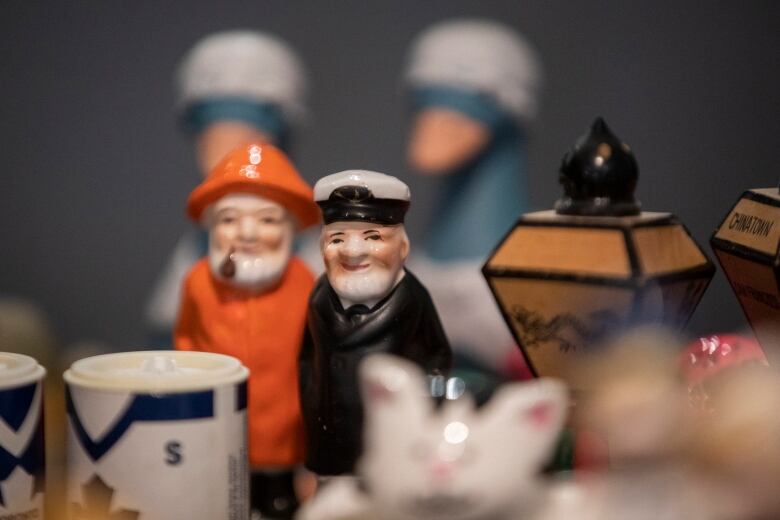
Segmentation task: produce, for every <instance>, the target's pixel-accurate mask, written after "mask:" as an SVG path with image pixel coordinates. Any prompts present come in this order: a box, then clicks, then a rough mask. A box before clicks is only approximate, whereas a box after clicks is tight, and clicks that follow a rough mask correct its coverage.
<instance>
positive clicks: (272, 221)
mask: <svg viewBox="0 0 780 520" xmlns="http://www.w3.org/2000/svg"><path fill="white" fill-rule="evenodd" d="M260 222H262V223H263V224H276V222H277V220H276V219H275V218H274V217H263V218H261V219H260Z"/></svg>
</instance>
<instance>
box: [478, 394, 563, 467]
mask: <svg viewBox="0 0 780 520" xmlns="http://www.w3.org/2000/svg"><path fill="white" fill-rule="evenodd" d="M568 409H569V397H568V392H567V390H566V386H565V385H564V384H563V383H562V382H560V381H557V380H555V379H535V380H533V381H527V382H523V383H514V384H510V385H506V386H504V387H503V388H501V389H500V390H499V391H498V392H496V394H495V395H494V396H493V398H492V399H491V400H490V402H489V403H488V405H487V406H486V408H485V410H484V411H483V412H482V419H483V425H485V426H486V427H488V428H500V429H502V430H503V431H510V432H516V435H515V437H516V438H517V440H518V441H519V442H520V441H521V440H522V442H523V444H524V448H526V449H528V450H529V451H532V452H533V453H534V454H536V455H537V456H538V457H539V460H540V461H543V460H546V458H547V457H548V456H549V455H550V452H551V451H552V449H553V447H554V446H555V443H556V442H557V440H558V435H559V433H560V431H561V429H562V428H563V426H564V423H565V421H566V416H567V415H568Z"/></svg>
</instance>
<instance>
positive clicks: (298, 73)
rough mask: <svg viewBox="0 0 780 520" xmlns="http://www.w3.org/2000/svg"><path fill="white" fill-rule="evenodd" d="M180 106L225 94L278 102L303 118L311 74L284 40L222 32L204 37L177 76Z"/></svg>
mask: <svg viewBox="0 0 780 520" xmlns="http://www.w3.org/2000/svg"><path fill="white" fill-rule="evenodd" d="M176 86H177V90H178V95H179V104H180V106H182V107H186V106H188V105H190V104H192V103H197V102H200V101H203V100H209V99H213V98H220V97H236V98H242V99H247V100H252V101H259V102H265V103H273V104H275V105H278V106H280V107H281V108H282V110H283V112H284V113H285V115H286V116H287V118H288V119H291V120H296V119H299V118H300V117H302V116H303V114H304V107H303V100H304V97H305V95H306V88H307V81H306V73H305V71H304V68H303V64H302V63H301V60H300V59H299V58H298V56H297V55H296V53H295V51H293V49H292V48H291V47H290V46H289V45H287V43H285V42H284V41H282V40H281V39H279V38H277V37H275V36H272V35H270V34H267V33H261V32H257V31H248V30H233V31H223V32H218V33H215V34H211V35H209V36H207V37H205V38H203V39H202V40H200V41H199V42H198V43H197V44H195V46H194V47H193V48H192V49H191V50H190V51H189V52H188V53H187V55H186V56H185V57H184V59H183V60H182V62H181V64H180V65H179V68H178V71H177V74H176Z"/></svg>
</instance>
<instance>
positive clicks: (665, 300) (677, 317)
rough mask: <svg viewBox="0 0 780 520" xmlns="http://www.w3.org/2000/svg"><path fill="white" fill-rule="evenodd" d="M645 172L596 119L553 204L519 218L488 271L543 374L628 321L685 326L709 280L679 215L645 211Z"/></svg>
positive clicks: (558, 372)
mask: <svg viewBox="0 0 780 520" xmlns="http://www.w3.org/2000/svg"><path fill="white" fill-rule="evenodd" d="M638 171H639V168H638V166H637V162H636V159H635V158H634V155H633V153H632V152H631V149H630V148H629V147H628V146H627V145H626V144H625V143H623V142H621V141H620V140H619V139H618V138H617V137H616V136H615V135H614V134H613V133H612V132H611V131H610V129H609V127H607V125H606V123H605V122H604V120H603V119H601V118H598V119H596V121H595V122H594V123H593V125H592V127H591V129H590V132H589V133H588V134H587V135H585V136H583V137H581V138H580V139H579V140H578V141H577V143H576V144H575V145H574V148H573V149H572V150H570V151H569V152H568V153H567V154H566V155H565V156H564V158H563V164H562V165H561V170H560V182H561V184H563V187H564V196H563V197H562V198H561V199H560V200H558V201H557V202H556V204H555V209H554V210H548V211H539V212H535V213H528V214H525V215H523V216H521V217H520V219H519V220H518V221H517V223H516V224H515V226H514V228H513V229H512V230H511V231H510V232H509V233H508V234H507V236H506V237H505V238H504V240H503V241H502V242H501V243H500V244H499V245H498V247H497V248H496V249H495V251H494V252H493V254H492V255H491V257H490V258H489V259H488V261H487V262H486V264H485V266H484V267H483V269H482V271H483V274H484V275H485V277H486V278H487V281H488V284H489V285H490V289H491V290H492V292H493V295H494V297H495V298H496V300H497V302H498V304H499V306H500V307H501V311H502V313H503V315H504V318H505V320H506V322H507V324H508V325H509V327H510V329H511V331H512V333H513V334H514V336H515V339H516V340H517V342H518V345H519V346H520V348H521V349H522V350H523V353H524V354H525V357H526V359H527V360H528V362H529V365H530V366H531V369H532V370H533V371H534V372H535V373H536V374H537V375H539V376H557V377H562V376H563V375H564V369H565V365H566V361H567V357H568V356H571V355H572V354H573V353H574V352H577V351H585V350H586V349H588V348H590V347H592V345H594V344H596V343H597V342H599V341H600V340H602V339H603V338H604V337H605V336H606V335H607V334H610V333H615V332H618V331H620V330H622V329H624V328H625V327H627V326H631V325H638V324H647V323H657V324H663V325H666V326H669V327H672V328H681V327H682V326H684V325H685V323H687V321H688V319H689V318H690V316H691V315H692V314H693V311H694V309H695V308H696V305H697V304H698V303H699V300H700V299H701V297H702V295H703V294H704V291H705V289H706V288H707V285H708V284H709V282H710V280H711V279H712V275H713V273H714V271H715V268H714V266H713V264H712V262H710V261H709V259H708V258H707V256H706V255H705V254H704V252H703V251H702V249H701V248H700V247H699V246H698V245H697V244H696V242H695V241H694V240H693V238H691V236H690V233H689V232H688V230H687V229H686V228H685V226H683V224H682V223H681V222H680V221H679V220H678V219H677V217H675V216H674V215H672V214H670V213H654V212H646V211H641V210H640V205H639V202H638V201H637V200H636V199H635V198H634V190H635V188H636V183H637V179H638Z"/></svg>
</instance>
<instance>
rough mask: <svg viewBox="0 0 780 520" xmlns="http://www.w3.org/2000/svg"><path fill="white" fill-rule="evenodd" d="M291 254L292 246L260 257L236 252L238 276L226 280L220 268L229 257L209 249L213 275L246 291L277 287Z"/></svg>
mask: <svg viewBox="0 0 780 520" xmlns="http://www.w3.org/2000/svg"><path fill="white" fill-rule="evenodd" d="M291 254H292V247H290V246H287V247H285V246H283V247H281V248H279V250H277V251H273V252H267V253H263V254H259V255H249V254H246V253H239V252H236V253H234V254H233V259H234V261H235V265H236V274H235V275H234V276H233V277H232V278H225V277H223V276H222V274H220V267H221V266H222V263H223V262H224V261H225V258H226V256H227V254H226V252H225V251H222V250H220V249H216V248H214V247H209V267H210V268H211V274H213V275H214V276H216V277H217V278H219V279H220V280H224V281H226V282H228V283H230V284H232V285H235V286H237V287H241V288H244V289H250V290H252V291H261V290H263V289H266V288H269V287H272V286H274V285H276V284H277V283H278V282H279V280H281V278H282V275H283V274H284V271H285V269H287V263H288V262H289V261H290V256H291Z"/></svg>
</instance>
